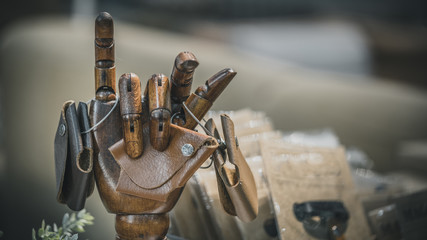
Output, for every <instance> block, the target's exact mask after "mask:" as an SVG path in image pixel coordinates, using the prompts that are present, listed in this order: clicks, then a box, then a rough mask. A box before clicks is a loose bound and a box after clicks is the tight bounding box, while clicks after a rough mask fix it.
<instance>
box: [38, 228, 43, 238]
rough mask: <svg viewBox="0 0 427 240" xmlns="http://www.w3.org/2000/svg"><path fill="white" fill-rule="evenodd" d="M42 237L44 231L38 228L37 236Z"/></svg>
mask: <svg viewBox="0 0 427 240" xmlns="http://www.w3.org/2000/svg"><path fill="white" fill-rule="evenodd" d="M43 235H44V229H43V228H39V232H38V236H39V237H42V236H43Z"/></svg>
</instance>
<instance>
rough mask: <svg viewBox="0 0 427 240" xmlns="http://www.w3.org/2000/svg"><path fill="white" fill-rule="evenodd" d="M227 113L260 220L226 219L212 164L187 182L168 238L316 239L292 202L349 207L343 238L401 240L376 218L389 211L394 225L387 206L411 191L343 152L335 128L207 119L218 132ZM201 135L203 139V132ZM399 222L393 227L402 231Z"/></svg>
mask: <svg viewBox="0 0 427 240" xmlns="http://www.w3.org/2000/svg"><path fill="white" fill-rule="evenodd" d="M222 113H226V114H227V115H229V116H230V117H231V118H232V119H233V121H234V125H235V131H236V136H237V137H238V143H239V147H240V149H241V151H242V153H243V154H244V156H245V158H246V161H247V162H248V164H249V166H250V168H251V171H252V173H253V175H254V177H255V181H256V185H257V193H258V201H259V214H258V216H257V218H256V219H255V220H254V221H252V222H249V223H244V222H242V221H240V220H239V219H238V218H237V217H234V216H230V215H228V214H227V213H225V211H224V210H223V208H222V206H221V203H220V200H219V194H218V187H217V181H216V175H215V170H214V166H213V164H211V163H210V160H209V161H207V162H206V163H205V168H204V169H200V170H199V171H198V172H197V173H196V174H195V175H194V176H193V178H192V179H191V180H190V181H189V182H188V184H187V186H186V188H185V189H184V191H183V193H182V197H181V199H180V200H179V202H178V203H177V206H176V207H175V208H174V210H173V212H172V213H171V219H172V221H171V222H172V224H171V229H170V237H171V239H174V238H172V237H174V236H179V238H177V239H247V240H255V239H286V240H289V239H307V240H309V239H316V238H314V237H313V236H311V235H310V234H308V233H307V231H306V230H305V229H304V227H303V224H302V223H301V222H299V221H298V220H297V219H296V217H295V215H294V212H293V205H294V204H295V203H302V202H308V201H339V202H342V203H343V204H344V206H345V208H346V209H347V211H348V212H349V216H350V218H349V220H348V227H347V229H346V231H345V233H344V236H345V239H350V240H351V239H354V240H357V239H375V235H376V239H399V238H393V237H391V238H390V235H393V234H396V231H397V233H399V230H398V229H397V230H396V228H390V231H389V232H384V227H383V226H382V225H381V224H383V222H386V224H390V221H388V222H387V221H384V218H379V217H378V216H379V215H378V214H379V213H384V212H385V211H384V209H381V207H386V208H385V209H386V210H388V212H386V213H387V214H388V215H390V216H395V218H394V219H397V217H396V216H399V214H398V213H395V212H390V209H392V210H393V211H395V208H396V207H395V206H392V207H387V206H388V205H390V204H391V203H392V202H393V201H391V199H393V198H397V197H398V196H400V195H402V194H404V193H408V192H413V191H412V190H414V189H411V191H409V190H408V189H406V192H405V189H403V187H402V186H403V185H402V183H399V181H403V180H405V179H404V178H402V177H400V178H393V177H390V176H383V175H381V174H379V173H376V172H374V171H373V170H372V167H373V164H372V161H371V160H370V159H369V158H368V157H367V156H366V155H365V154H364V153H363V151H361V150H359V149H357V148H349V150H347V151H346V150H345V148H344V147H343V146H342V145H341V144H340V142H339V139H338V137H337V136H336V135H335V133H334V132H333V131H332V130H330V129H321V130H315V131H294V132H280V131H275V130H274V127H273V125H272V123H271V121H270V120H269V119H268V117H267V116H266V115H265V114H264V113H262V112H254V111H251V110H249V109H243V110H239V111H232V112H209V113H208V114H207V116H206V117H205V119H206V120H207V119H209V118H213V119H214V121H215V122H216V123H217V127H218V128H219V129H218V131H219V132H220V133H222V129H221V124H218V123H220V122H221V121H220V117H219V116H220V114H222ZM198 131H200V132H203V130H202V129H201V128H199V129H198ZM417 190H418V189H417ZM377 208H379V209H377ZM389 212H390V213H389ZM376 219H378V221H377V220H376ZM397 221H398V220H394V221H393V222H392V223H391V224H395V225H396V224H399V223H398V222H397ZM403 224H404V223H400V225H402V226H403ZM393 226H394V225H393ZM394 227H395V226H394ZM381 231H382V232H381ZM382 236H383V237H382ZM399 236H400V235H399Z"/></svg>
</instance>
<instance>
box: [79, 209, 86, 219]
mask: <svg viewBox="0 0 427 240" xmlns="http://www.w3.org/2000/svg"><path fill="white" fill-rule="evenodd" d="M84 215H86V209H84V208H83V209H82V210H80V211H79V212H78V213H77V217H78V218H83V217H84Z"/></svg>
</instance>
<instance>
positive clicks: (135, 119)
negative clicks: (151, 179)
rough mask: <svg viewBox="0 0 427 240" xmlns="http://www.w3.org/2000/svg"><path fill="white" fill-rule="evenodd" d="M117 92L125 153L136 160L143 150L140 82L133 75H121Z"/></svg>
mask: <svg viewBox="0 0 427 240" xmlns="http://www.w3.org/2000/svg"><path fill="white" fill-rule="evenodd" d="M119 92H120V114H121V115H122V120H123V136H124V140H125V145H126V153H127V154H128V155H129V156H130V157H131V158H137V157H139V156H141V154H142V151H143V150H144V142H143V138H142V116H141V114H142V103H141V82H140V80H139V77H138V76H137V75H136V74H134V73H125V74H123V75H122V76H121V77H120V79H119Z"/></svg>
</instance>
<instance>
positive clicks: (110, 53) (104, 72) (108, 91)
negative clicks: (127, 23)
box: [95, 12, 116, 101]
mask: <svg viewBox="0 0 427 240" xmlns="http://www.w3.org/2000/svg"><path fill="white" fill-rule="evenodd" d="M95 91H96V99H98V100H103V101H111V100H114V99H115V95H114V94H115V93H116V67H115V56H114V25H113V18H112V17H111V15H110V14H108V13H106V12H102V13H100V14H99V16H98V17H97V18H96V20H95Z"/></svg>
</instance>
